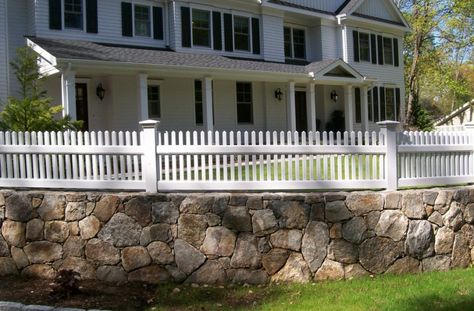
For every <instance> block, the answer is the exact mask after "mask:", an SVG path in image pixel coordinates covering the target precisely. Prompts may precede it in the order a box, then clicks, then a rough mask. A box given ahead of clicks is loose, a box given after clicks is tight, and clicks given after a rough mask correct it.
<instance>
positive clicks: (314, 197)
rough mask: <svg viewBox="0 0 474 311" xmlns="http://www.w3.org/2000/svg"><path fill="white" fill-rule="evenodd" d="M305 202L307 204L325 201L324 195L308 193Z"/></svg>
mask: <svg viewBox="0 0 474 311" xmlns="http://www.w3.org/2000/svg"><path fill="white" fill-rule="evenodd" d="M304 202H305V203H306V204H317V203H324V196H323V195H322V194H319V193H308V194H306V195H305V198H304Z"/></svg>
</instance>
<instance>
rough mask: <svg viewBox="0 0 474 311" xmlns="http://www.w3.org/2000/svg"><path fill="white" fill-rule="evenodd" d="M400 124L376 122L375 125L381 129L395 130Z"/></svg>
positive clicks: (396, 122) (395, 122)
mask: <svg viewBox="0 0 474 311" xmlns="http://www.w3.org/2000/svg"><path fill="white" fill-rule="evenodd" d="M399 124H400V122H398V121H382V122H377V125H378V126H380V127H382V128H396V127H397V126H398V125H399Z"/></svg>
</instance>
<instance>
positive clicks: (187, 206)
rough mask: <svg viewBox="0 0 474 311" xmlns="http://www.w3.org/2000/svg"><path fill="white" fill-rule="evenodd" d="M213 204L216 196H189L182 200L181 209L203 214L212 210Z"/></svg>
mask: <svg viewBox="0 0 474 311" xmlns="http://www.w3.org/2000/svg"><path fill="white" fill-rule="evenodd" d="M213 204H214V198H213V197H212V196H205V195H201V196H188V197H186V198H185V199H184V200H183V202H181V205H180V207H179V211H180V212H181V213H186V214H201V215H203V214H205V213H208V212H210V211H211V208H212V206H213ZM244 205H245V204H244Z"/></svg>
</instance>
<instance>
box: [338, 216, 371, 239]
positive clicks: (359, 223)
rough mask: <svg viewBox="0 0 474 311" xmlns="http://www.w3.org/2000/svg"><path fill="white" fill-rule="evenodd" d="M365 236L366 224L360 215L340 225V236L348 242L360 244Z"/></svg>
mask: <svg viewBox="0 0 474 311" xmlns="http://www.w3.org/2000/svg"><path fill="white" fill-rule="evenodd" d="M366 236H367V225H366V223H365V221H364V218H362V217H354V218H352V219H351V220H349V221H348V222H346V223H345V224H344V225H343V226H342V237H343V238H344V239H345V240H346V241H349V242H352V243H355V244H360V243H362V241H363V240H365V238H366Z"/></svg>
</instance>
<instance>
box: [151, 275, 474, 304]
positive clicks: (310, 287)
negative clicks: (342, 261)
mask: <svg viewBox="0 0 474 311" xmlns="http://www.w3.org/2000/svg"><path fill="white" fill-rule="evenodd" d="M174 288H175V287H169V286H165V287H159V288H158V289H157V295H156V305H155V307H153V308H150V309H149V310H262V311H263V310H268V311H270V310H272V311H275V310H289V311H290V310H318V311H324V310H350V311H353V310H354V311H357V310H364V311H365V310H400V311H401V310H403V311H405V310H406V311H408V310H410V311H411V310H414V311H416V310H420V311H425V310H426V311H438V310H439V311H441V310H443V311H446V310H474V269H467V270H455V271H450V272H434V273H426V274H419V275H408V276H378V277H375V278H364V279H358V280H352V281H341V282H328V283H318V284H306V285H298V284H292V285H278V286H277V285H271V286H268V287H261V288H259V287H242V286H235V287H230V288H229V287H226V288H213V287H208V288H204V287H200V288H191V287H186V286H178V288H180V289H181V291H180V292H179V293H175V292H173V289H174Z"/></svg>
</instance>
